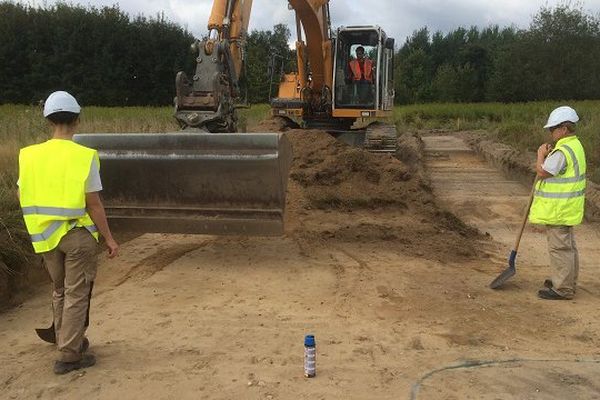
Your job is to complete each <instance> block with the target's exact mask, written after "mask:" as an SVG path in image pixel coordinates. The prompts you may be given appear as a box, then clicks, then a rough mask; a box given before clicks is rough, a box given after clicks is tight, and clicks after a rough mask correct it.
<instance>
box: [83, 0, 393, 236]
mask: <svg viewBox="0 0 600 400" xmlns="http://www.w3.org/2000/svg"><path fill="white" fill-rule="evenodd" d="M288 7H289V8H290V9H291V10H293V11H294V12H295V13H296V25H297V33H298V41H297V43H296V49H297V58H298V59H297V61H298V63H297V64H298V71H297V72H294V73H292V74H284V75H282V76H281V82H280V85H279V95H278V96H277V98H275V99H273V100H272V104H271V105H272V113H273V115H274V116H276V117H279V118H284V119H285V120H286V121H288V122H290V123H292V122H295V123H298V124H300V125H302V126H303V127H308V128H319V129H325V130H327V131H329V132H330V133H331V134H332V135H335V136H336V137H339V138H340V139H341V140H344V141H346V142H350V143H352V144H355V145H358V146H362V147H365V148H367V149H368V150H371V151H383V152H393V151H395V148H396V131H395V129H394V127H393V126H388V125H385V124H382V123H371V124H368V123H364V122H365V121H367V122H370V121H375V120H378V119H379V120H380V119H382V118H387V117H390V116H391V113H392V106H393V98H394V84H393V48H394V40H393V39H391V38H388V37H387V36H386V34H385V33H384V32H383V30H382V29H381V28H379V27H377V26H352V27H341V28H339V29H337V30H336V31H335V32H333V31H332V29H331V25H330V14H329V1H328V0H289V2H288ZM251 8H252V0H214V3H213V8H212V13H211V15H210V19H209V22H208V29H209V34H208V37H207V38H206V39H205V40H202V41H196V42H195V43H194V44H193V45H192V47H193V48H194V50H195V51H196V52H197V58H196V69H195V72H194V74H193V75H191V77H188V75H186V73H185V72H179V73H178V74H177V76H176V82H175V83H176V97H175V118H176V119H177V121H178V123H179V125H180V126H181V131H179V132H168V133H150V134H148V133H145V134H142V133H139V134H135V133H132V134H123V133H122V134H115V133H110V134H109V133H95V134H80V135H77V136H76V137H75V140H76V141H77V142H79V143H81V144H83V145H86V146H89V147H92V148H95V149H97V150H98V152H99V155H100V159H101V165H102V168H101V175H102V180H103V183H104V187H105V189H104V191H103V197H104V201H105V204H106V209H107V214H108V217H109V219H110V220H111V225H112V226H113V227H114V229H117V230H129V231H131V230H133V231H141V232H174V233H203V234H218V235H221V234H243V235H278V234H281V233H282V232H283V219H284V218H283V215H284V211H285V198H286V188H287V180H288V175H289V170H290V166H291V161H292V149H291V145H290V143H289V141H288V140H287V139H286V137H285V135H282V134H277V133H252V134H249V133H236V131H237V115H236V114H237V113H236V105H237V103H238V102H239V100H240V97H241V96H240V92H241V90H240V79H241V78H242V72H243V71H244V63H245V60H246V54H245V47H246V46H245V43H246V37H247V28H248V22H249V18H250V11H251ZM359 47H362V48H363V50H365V52H366V54H367V55H368V56H369V59H370V61H369V71H368V73H367V72H366V69H365V71H364V73H365V75H367V76H366V77H364V78H365V79H356V77H354V76H352V77H351V76H349V74H351V73H352V68H349V65H350V64H351V63H352V61H353V60H354V58H353V57H354V56H355V54H356V52H357V50H358V48H359ZM363 65H364V61H363ZM354 70H355V71H359V72H360V68H358V69H356V68H354ZM357 121H358V122H363V127H362V128H356V124H355V122H357Z"/></svg>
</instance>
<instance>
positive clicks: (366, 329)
mask: <svg viewBox="0 0 600 400" xmlns="http://www.w3.org/2000/svg"><path fill="white" fill-rule="evenodd" d="M425 140H426V143H427V145H428V148H427V151H428V154H429V156H428V158H427V167H428V170H429V171H430V173H431V177H432V180H433V182H434V190H435V192H436V194H437V195H438V196H439V198H440V201H443V202H444V203H445V204H446V205H447V206H448V207H449V208H450V209H451V210H453V211H455V212H456V213H457V214H458V215H460V216H461V217H464V218H465V219H466V220H468V221H470V222H473V223H474V224H475V225H477V226H478V227H479V228H480V229H481V230H482V231H487V232H489V233H490V234H491V235H492V236H493V238H494V239H495V240H496V242H492V241H488V242H484V243H482V244H481V249H482V250H481V251H482V254H483V253H486V254H489V255H488V258H487V259H479V260H474V261H466V262H459V261H457V259H456V257H455V255H453V254H448V255H447V257H446V259H445V260H444V261H443V262H441V261H436V260H437V259H444V257H443V256H442V257H440V256H439V255H437V256H438V257H428V256H429V255H428V254H427V252H428V250H429V251H430V249H428V248H423V249H422V250H421V254H422V256H415V255H409V254H412V253H407V252H406V251H404V250H403V247H402V243H397V242H394V241H385V240H380V241H364V242H363V241H361V240H356V241H352V242H344V241H339V240H337V241H334V240H331V241H323V240H315V241H310V240H307V239H306V238H303V239H299V238H297V237H295V236H293V235H288V236H285V237H281V238H270V239H265V238H226V237H209V236H189V235H169V236H165V235H144V236H141V237H139V238H136V239H134V240H132V241H130V242H128V243H125V244H124V245H123V248H122V252H123V255H122V256H121V257H120V258H119V259H118V260H116V261H113V262H111V261H109V260H104V259H103V260H102V261H101V266H100V272H99V279H98V282H97V286H96V288H97V291H96V295H95V297H94V300H93V305H92V326H91V327H90V330H89V336H90V339H91V342H92V347H91V349H90V350H91V351H93V352H94V353H95V354H96V355H97V356H98V365H97V366H95V367H94V368H90V369H88V370H85V371H84V372H82V373H80V374H70V375H67V376H63V377H57V376H54V375H53V374H52V372H51V365H52V359H53V357H54V353H53V348H52V347H51V346H49V345H44V344H41V343H40V342H39V340H38V339H37V338H36V337H35V335H34V333H33V329H34V328H35V327H38V326H40V325H44V324H45V323H47V322H48V320H49V314H50V310H49V307H48V300H49V297H48V293H47V292H46V291H45V290H41V291H40V293H39V295H37V296H35V297H34V298H33V299H31V300H30V301H27V302H26V303H25V304H23V306H21V307H19V308H16V309H14V310H11V311H9V312H7V313H4V314H1V315H0V343H2V344H1V346H2V348H1V351H0V393H1V396H0V397H2V398H8V399H31V398H41V399H73V398H85V399H114V398H127V399H198V398H206V399H223V400H225V399H269V400H272V399H311V400H313V399H328V400H329V399H409V398H415V399H417V398H418V399H457V400H458V399H512V398H514V399H566V398H577V399H593V398H600V384H599V383H598V379H597V377H598V373H599V372H600V366H599V365H598V364H596V363H594V362H585V363H584V362H581V363H576V362H574V360H576V359H580V358H581V359H587V360H593V359H600V351H599V350H598V349H599V348H600V335H599V332H600V323H599V316H598V312H597V304H598V297H599V294H600V272H599V271H598V270H597V268H595V266H594V264H593V262H592V258H591V257H596V259H598V257H597V256H598V255H597V254H596V253H594V252H592V249H593V247H594V245H595V244H596V243H597V238H598V236H597V234H596V232H597V231H596V230H595V229H596V228H595V227H589V228H583V230H582V232H583V233H580V234H579V243H580V248H581V252H582V256H583V257H582V258H583V260H582V289H584V290H582V291H581V293H579V295H578V297H577V299H576V300H575V301H572V302H561V303H548V302H543V301H540V300H538V299H537V298H536V297H535V291H536V289H537V287H538V286H539V283H540V282H541V281H542V280H543V279H544V276H545V271H546V269H545V268H546V267H545V266H544V264H545V253H544V251H545V243H543V240H542V237H541V236H540V235H539V234H535V233H528V234H527V236H526V238H525V242H524V247H523V248H522V251H521V253H522V256H521V257H520V258H519V272H518V275H517V276H516V277H515V278H513V279H514V280H513V282H512V283H511V284H510V285H507V287H506V288H505V290H503V291H491V290H489V289H488V288H487V284H488V283H489V282H490V280H491V279H493V277H494V276H495V275H496V274H497V273H498V272H499V271H501V270H502V269H503V268H504V267H505V266H506V259H505V256H506V255H507V252H508V249H509V247H510V246H511V245H512V240H513V239H512V236H513V232H514V225H515V223H517V222H516V221H518V219H520V217H516V218H515V217H514V216H515V214H520V208H521V207H522V206H521V200H522V199H523V197H524V196H526V194H527V188H524V187H521V186H520V185H519V184H517V183H515V182H511V181H509V180H507V179H506V178H503V177H502V176H501V175H498V174H497V173H496V172H495V171H494V170H492V169H489V168H487V167H486V165H485V163H483V162H482V161H480V160H479V159H478V158H477V157H476V156H475V155H474V154H472V153H470V152H469V151H468V149H466V148H465V146H464V144H461V143H460V142H457V141H456V140H455V139H453V138H448V139H442V138H437V139H433V138H425ZM450 171H452V173H449V172H450ZM491 178H494V179H496V181H495V182H494V183H491V184H490V182H493V181H494V180H493V179H491ZM499 182H502V183H501V184H500V183H499ZM501 188H502V189H501ZM410 217H411V216H410V215H407V216H404V217H403V218H404V219H401V218H400V217H399V216H398V213H397V212H395V213H391V212H390V213H378V214H373V213H369V212H363V213H358V212H355V213H353V214H352V215H346V214H339V213H334V212H317V211H314V210H312V211H311V212H307V213H306V214H305V215H304V216H303V218H304V220H303V222H302V223H306V224H308V223H310V222H311V221H313V222H315V223H321V224H323V225H327V226H328V227H329V226H331V227H332V228H333V227H335V226H344V225H350V224H354V223H355V224H359V223H370V224H379V225H380V226H382V227H387V226H389V225H390V224H392V223H393V221H395V220H396V219H398V218H400V219H399V220H398V224H406V223H412V224H415V225H417V224H418V223H419V221H418V220H414V221H411V220H410ZM512 218H514V219H512ZM407 229H408V228H407ZM307 333H314V334H315V335H316V338H317V346H318V362H317V369H318V372H317V374H318V375H317V377H316V378H315V379H310V380H307V379H305V378H304V377H303V376H302V338H303V336H304V334H307ZM524 359H527V360H532V361H515V360H524ZM467 360H480V361H481V360H491V361H493V360H496V361H504V363H502V362H500V363H496V364H494V363H492V364H489V365H487V366H484V367H478V368H476V367H475V366H473V365H472V364H469V363H467V364H464V363H465V362H466V361H467ZM542 360H557V361H554V362H547V361H546V362H544V361H542ZM459 365H463V366H466V367H468V366H472V367H473V368H457V369H447V370H440V371H439V372H435V371H436V370H439V369H441V368H444V367H452V366H459ZM427 374H430V375H427ZM420 379H422V380H420ZM419 383H420V385H419ZM411 391H412V396H411Z"/></svg>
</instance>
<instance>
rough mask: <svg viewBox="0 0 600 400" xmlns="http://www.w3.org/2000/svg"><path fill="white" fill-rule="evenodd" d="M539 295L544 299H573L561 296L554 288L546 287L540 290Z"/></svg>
mask: <svg viewBox="0 0 600 400" xmlns="http://www.w3.org/2000/svg"><path fill="white" fill-rule="evenodd" d="M538 297H539V298H540V299H544V300H571V299H569V298H567V297H563V296H561V295H560V294H558V293H556V292H555V291H554V290H552V289H544V290H540V291H538Z"/></svg>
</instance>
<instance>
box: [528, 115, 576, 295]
mask: <svg viewBox="0 0 600 400" xmlns="http://www.w3.org/2000/svg"><path fill="white" fill-rule="evenodd" d="M578 121H579V116H578V115H577V113H576V112H575V110H573V109H572V108H571V107H559V108H557V109H555V110H554V111H552V113H551V114H550V117H549V118H548V122H547V124H546V125H545V126H544V129H547V130H548V131H549V132H550V134H551V135H552V141H553V143H554V144H553V145H551V144H547V143H546V144H543V145H541V146H540V148H539V149H538V153H537V163H536V170H537V177H538V183H537V185H536V188H535V192H534V197H533V203H532V205H531V210H530V212H529V221H530V222H531V223H533V224H541V225H546V233H547V236H548V250H549V253H550V266H551V268H552V275H551V278H550V279H546V281H545V282H544V286H545V288H544V289H542V290H540V291H539V292H538V297H540V298H542V299H546V300H570V299H572V298H573V297H574V296H575V291H576V289H577V276H578V274H579V253H578V251H577V246H576V244H575V237H574V234H573V227H574V226H576V225H579V224H581V222H582V220H583V214H584V205H585V187H586V160H585V151H584V149H583V146H582V145H581V142H580V141H579V139H578V138H577V136H575V126H576V124H577V122H578Z"/></svg>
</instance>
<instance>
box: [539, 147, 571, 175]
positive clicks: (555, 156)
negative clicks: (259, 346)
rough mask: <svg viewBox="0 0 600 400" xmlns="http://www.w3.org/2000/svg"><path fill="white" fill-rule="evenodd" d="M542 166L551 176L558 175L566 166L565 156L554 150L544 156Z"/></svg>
mask: <svg viewBox="0 0 600 400" xmlns="http://www.w3.org/2000/svg"><path fill="white" fill-rule="evenodd" d="M542 168H543V169H544V171H546V172H548V173H549V174H552V176H556V175H560V174H561V173H563V172H564V171H565V169H566V168H567V158H566V157H565V155H564V154H563V152H562V151H555V152H554V153H552V154H550V155H549V156H548V158H546V160H545V161H544V163H543V164H542Z"/></svg>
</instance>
